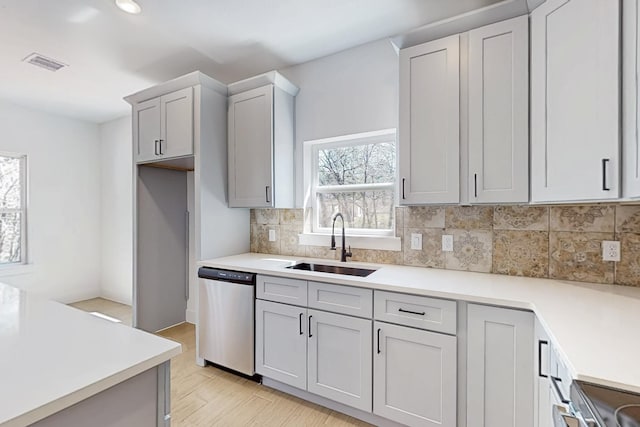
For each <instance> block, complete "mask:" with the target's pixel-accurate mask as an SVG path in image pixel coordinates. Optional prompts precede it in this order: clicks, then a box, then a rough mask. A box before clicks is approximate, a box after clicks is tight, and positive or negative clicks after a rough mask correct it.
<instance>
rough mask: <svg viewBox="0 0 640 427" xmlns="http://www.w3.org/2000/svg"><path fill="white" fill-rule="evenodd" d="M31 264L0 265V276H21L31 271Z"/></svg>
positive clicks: (32, 268)
mask: <svg viewBox="0 0 640 427" xmlns="http://www.w3.org/2000/svg"><path fill="white" fill-rule="evenodd" d="M33 270H34V266H33V264H7V265H0V277H11V276H22V275H24V274H31V273H33Z"/></svg>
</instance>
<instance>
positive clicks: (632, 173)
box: [622, 0, 640, 198]
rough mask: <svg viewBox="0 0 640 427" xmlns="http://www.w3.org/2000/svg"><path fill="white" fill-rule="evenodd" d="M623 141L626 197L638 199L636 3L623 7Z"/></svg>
mask: <svg viewBox="0 0 640 427" xmlns="http://www.w3.org/2000/svg"><path fill="white" fill-rule="evenodd" d="M622 9H623V10H624V13H623V14H622V37H623V40H622V49H623V52H622V66H623V71H622V75H623V79H624V80H623V82H622V89H623V90H622V97H623V98H622V112H623V117H622V129H623V131H622V141H623V154H622V158H623V159H624V164H623V168H622V171H623V179H622V191H623V196H624V197H625V198H640V84H639V77H640V62H638V59H640V26H639V23H640V7H638V0H624V2H623V4H622Z"/></svg>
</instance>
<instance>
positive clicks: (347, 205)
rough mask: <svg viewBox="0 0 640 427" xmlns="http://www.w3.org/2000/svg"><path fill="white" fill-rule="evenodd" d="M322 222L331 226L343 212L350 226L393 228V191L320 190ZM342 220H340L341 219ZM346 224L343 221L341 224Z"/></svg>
mask: <svg viewBox="0 0 640 427" xmlns="http://www.w3.org/2000/svg"><path fill="white" fill-rule="evenodd" d="M317 197H318V199H317V201H318V203H317V206H318V225H319V226H320V227H323V228H331V224H332V222H333V216H334V215H335V214H336V213H337V212H340V213H341V214H342V215H343V216H344V220H345V225H346V227H347V228H370V229H383V230H385V229H386V230H390V229H391V228H392V227H393V191H391V190H378V191H358V192H353V193H318V195H317ZM338 224H340V222H339V221H338ZM340 226H342V224H340Z"/></svg>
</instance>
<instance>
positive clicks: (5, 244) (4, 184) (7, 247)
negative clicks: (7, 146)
mask: <svg viewBox="0 0 640 427" xmlns="http://www.w3.org/2000/svg"><path fill="white" fill-rule="evenodd" d="M26 176H27V175H26V156H25V155H21V154H8V153H0V266H4V265H14V264H24V263H26V205H27V203H26V195H27V191H26V186H27V183H26Z"/></svg>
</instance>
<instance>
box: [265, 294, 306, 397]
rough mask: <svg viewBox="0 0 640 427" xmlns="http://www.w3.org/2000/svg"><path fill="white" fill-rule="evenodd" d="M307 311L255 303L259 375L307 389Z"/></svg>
mask: <svg viewBox="0 0 640 427" xmlns="http://www.w3.org/2000/svg"><path fill="white" fill-rule="evenodd" d="M306 317H307V309H306V308H301V307H296V306H293V305H287V304H280V303H275V302H270V301H263V300H256V372H257V373H259V374H260V375H264V376H265V377H268V378H272V379H274V380H276V381H280V382H282V383H285V384H289V385H291V386H294V387H298V388H301V389H306V387H307V336H306V328H305V327H304V326H305V322H306Z"/></svg>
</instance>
